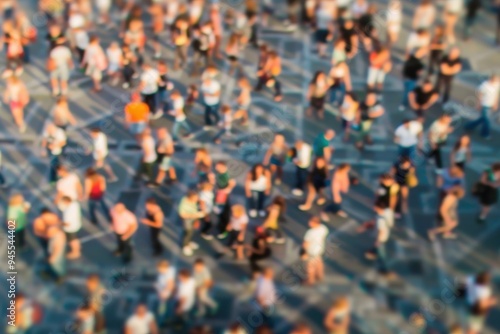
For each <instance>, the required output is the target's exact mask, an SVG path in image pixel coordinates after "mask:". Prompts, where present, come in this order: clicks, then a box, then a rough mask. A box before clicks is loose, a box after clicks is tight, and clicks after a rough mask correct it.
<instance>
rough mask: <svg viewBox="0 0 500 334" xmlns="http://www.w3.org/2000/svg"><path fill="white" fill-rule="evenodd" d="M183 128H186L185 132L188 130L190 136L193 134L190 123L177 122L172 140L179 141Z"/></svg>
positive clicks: (185, 121) (184, 121) (184, 120)
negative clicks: (180, 131)
mask: <svg viewBox="0 0 500 334" xmlns="http://www.w3.org/2000/svg"><path fill="white" fill-rule="evenodd" d="M181 128H184V130H186V132H187V135H189V134H190V133H191V127H190V126H189V124H188V122H187V120H186V119H183V120H175V122H174V128H173V130H172V138H173V139H174V140H177V139H178V134H179V130H180V129H181Z"/></svg>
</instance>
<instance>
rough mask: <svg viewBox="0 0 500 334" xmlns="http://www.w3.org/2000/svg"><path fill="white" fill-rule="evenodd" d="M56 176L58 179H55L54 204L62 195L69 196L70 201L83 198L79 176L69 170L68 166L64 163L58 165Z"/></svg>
mask: <svg viewBox="0 0 500 334" xmlns="http://www.w3.org/2000/svg"><path fill="white" fill-rule="evenodd" d="M57 176H58V177H59V180H57V184H56V190H57V194H56V199H55V202H56V204H58V202H59V200H60V199H61V198H62V197H64V196H67V197H69V198H71V200H72V201H81V200H83V186H82V183H81V181H80V178H79V177H78V175H77V174H76V173H75V172H72V171H70V170H69V169H68V167H66V166H64V165H60V166H59V167H58V168H57Z"/></svg>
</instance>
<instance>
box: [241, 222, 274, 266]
mask: <svg viewBox="0 0 500 334" xmlns="http://www.w3.org/2000/svg"><path fill="white" fill-rule="evenodd" d="M267 239H268V234H267V233H266V230H265V228H264V227H262V226H258V227H257V228H256V229H255V235H254V237H253V240H252V243H251V244H250V245H248V247H247V254H248V261H249V262H250V270H251V271H252V273H256V272H261V271H262V267H261V266H260V264H259V262H260V261H262V260H264V259H267V258H269V257H270V256H271V252H272V251H271V248H270V247H269V245H268V242H267Z"/></svg>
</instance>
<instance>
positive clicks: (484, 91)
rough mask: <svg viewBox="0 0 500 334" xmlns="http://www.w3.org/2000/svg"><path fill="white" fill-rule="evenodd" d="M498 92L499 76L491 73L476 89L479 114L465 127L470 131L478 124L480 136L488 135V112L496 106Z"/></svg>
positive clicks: (499, 87) (499, 86)
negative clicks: (479, 107)
mask: <svg viewBox="0 0 500 334" xmlns="http://www.w3.org/2000/svg"><path fill="white" fill-rule="evenodd" d="M499 94H500V76H498V75H492V76H490V77H489V79H488V80H486V81H485V82H483V83H482V84H481V85H480V86H479V88H478V89H477V97H478V99H479V101H478V102H479V105H481V116H480V117H479V118H478V119H476V120H474V121H471V122H469V123H467V124H466V125H465V129H466V130H468V131H471V130H473V129H475V128H476V127H477V126H478V125H482V127H481V136H482V137H483V138H488V137H489V136H490V127H491V126H490V118H489V117H490V114H491V112H492V111H495V110H497V108H498V95H499Z"/></svg>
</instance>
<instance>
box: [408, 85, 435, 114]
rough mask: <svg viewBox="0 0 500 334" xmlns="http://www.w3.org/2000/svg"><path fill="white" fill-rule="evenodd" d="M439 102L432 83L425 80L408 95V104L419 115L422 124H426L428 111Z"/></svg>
mask: <svg viewBox="0 0 500 334" xmlns="http://www.w3.org/2000/svg"><path fill="white" fill-rule="evenodd" d="M438 100H439V94H438V92H437V91H436V89H435V87H434V85H433V84H432V81H431V80H429V79H425V80H424V81H423V82H422V84H421V85H420V86H417V87H416V88H415V89H413V90H412V91H411V92H409V94H408V103H409V106H410V107H411V109H412V110H413V111H414V112H415V114H416V115H417V119H418V121H419V122H420V123H422V124H424V122H425V116H426V115H427V111H428V110H429V109H430V108H431V107H432V106H433V105H434V104H435V103H436V102H437V101H438Z"/></svg>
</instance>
